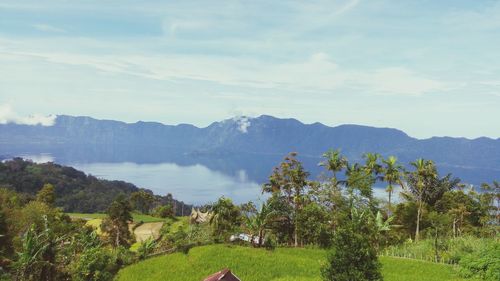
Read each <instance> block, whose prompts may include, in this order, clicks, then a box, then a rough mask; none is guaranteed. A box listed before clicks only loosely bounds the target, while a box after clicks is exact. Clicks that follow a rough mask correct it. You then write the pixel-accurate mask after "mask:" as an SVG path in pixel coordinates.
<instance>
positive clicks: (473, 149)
mask: <svg viewBox="0 0 500 281" xmlns="http://www.w3.org/2000/svg"><path fill="white" fill-rule="evenodd" d="M40 145H45V146H54V145H62V146H81V145H86V146H89V145H91V146H105V147H117V146H120V147H129V148H133V147H148V148H149V149H170V150H174V151H177V152H182V153H184V154H194V155H197V154H209V155H210V154H242V153H243V154H257V155H260V154H261V155H284V154H286V153H288V152H290V151H297V152H298V153H299V155H302V156H305V157H312V158H319V157H320V156H321V154H322V153H324V152H325V151H326V150H328V149H330V148H340V149H341V150H342V153H343V154H345V155H346V156H347V157H348V158H349V159H351V160H354V161H360V160H361V156H362V155H363V154H364V153H366V152H377V153H380V154H382V155H383V156H389V155H395V156H397V157H398V158H399V159H400V161H401V162H403V163H408V162H410V161H413V160H415V159H417V158H420V157H423V158H427V159H432V160H434V161H435V162H436V163H437V165H438V166H439V167H440V170H441V171H442V172H443V173H445V172H452V173H453V174H455V175H456V176H458V177H461V178H462V179H464V180H465V181H467V182H470V183H474V184H479V183H480V182H485V181H488V182H489V181H492V180H494V179H499V178H500V138H499V139H491V138H485V137H482V138H477V139H466V138H452V137H432V138H429V139H416V138H412V137H410V136H408V135H407V134H406V133H404V132H403V131H400V130H397V129H391V128H375V127H369V126H360V125H340V126H336V127H329V126H326V125H323V124H321V123H313V124H304V123H302V122H300V121H298V120H296V119H280V118H275V117H272V116H268V115H262V116H259V117H256V118H249V117H238V118H233V119H227V120H224V121H220V122H214V123H212V124H211V125H209V126H207V127H204V128H198V127H196V126H193V125H189V124H180V125H164V124H161V123H156V122H142V121H141V122H136V123H124V122H120V121H113V120H97V119H94V118H91V117H73V116H66V115H59V116H57V118H56V120H55V124H54V125H53V126H40V125H38V126H30V125H17V124H3V125H0V146H1V147H0V153H2V154H8V153H9V147H14V146H16V147H19V146H40Z"/></svg>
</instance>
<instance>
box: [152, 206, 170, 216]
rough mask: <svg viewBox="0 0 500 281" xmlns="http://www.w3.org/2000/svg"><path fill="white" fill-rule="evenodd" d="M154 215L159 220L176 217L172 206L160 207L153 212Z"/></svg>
mask: <svg viewBox="0 0 500 281" xmlns="http://www.w3.org/2000/svg"><path fill="white" fill-rule="evenodd" d="M153 215H154V216H155V217H159V218H173V217H174V215H175V214H174V206H172V205H171V204H167V205H163V206H158V207H156V208H155V210H154V211H153Z"/></svg>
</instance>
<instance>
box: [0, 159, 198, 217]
mask: <svg viewBox="0 0 500 281" xmlns="http://www.w3.org/2000/svg"><path fill="white" fill-rule="evenodd" d="M47 183H48V184H51V185H53V186H54V189H55V197H56V199H55V205H56V206H58V207H60V208H62V209H63V210H64V211H65V212H81V213H96V212H103V211H105V210H106V209H107V208H108V206H109V205H110V204H111V202H113V200H114V199H115V198H116V197H117V196H119V195H123V196H127V197H128V196H129V195H130V194H132V193H133V192H140V191H143V192H145V193H149V192H150V191H146V190H141V189H139V188H138V187H137V186H135V185H133V184H131V183H127V182H123V181H109V180H103V179H98V178H96V177H94V176H92V175H86V174H85V173H83V172H81V171H78V170H76V169H74V168H72V167H67V166H62V165H58V164H55V163H42V164H37V163H33V162H31V161H27V160H23V159H21V158H14V159H12V160H9V161H5V162H0V186H4V187H6V188H8V189H11V190H13V191H16V192H18V193H22V194H28V195H29V196H31V197H33V196H35V195H36V194H37V192H38V191H39V190H40V189H41V188H42V186H43V185H44V184H47ZM20 196H21V197H23V196H24V195H20ZM155 200H156V201H159V202H161V204H167V203H171V204H173V203H175V202H177V201H176V200H173V198H171V196H170V197H168V196H166V197H161V196H155ZM49 201H50V200H49ZM46 203H47V202H46ZM177 205H178V206H181V203H180V202H177ZM182 207H183V209H184V211H185V212H186V213H187V212H188V210H190V209H191V206H190V205H186V204H182ZM143 210H145V209H143ZM177 211H178V212H181V210H180V208H179V210H177Z"/></svg>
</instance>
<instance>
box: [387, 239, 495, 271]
mask: <svg viewBox="0 0 500 281" xmlns="http://www.w3.org/2000/svg"><path fill="white" fill-rule="evenodd" d="M430 234H432V233H430ZM434 243H435V240H434V239H433V237H432V235H429V237H428V239H423V240H420V241H419V242H413V241H411V240H409V241H406V242H405V243H402V244H397V245H393V246H390V247H387V248H386V249H384V250H383V251H382V254H384V255H387V256H396V257H403V258H412V259H420V260H425V261H433V262H436V253H435V244H434ZM442 243H443V244H441V245H440V247H439V256H440V261H439V262H442V263H450V264H457V263H459V262H460V260H461V259H462V258H463V257H464V256H466V255H469V254H471V253H478V252H481V251H482V249H485V248H488V247H490V246H491V245H494V244H497V243H498V240H496V239H492V238H477V237H474V236H463V237H457V238H448V239H445V240H443V241H442Z"/></svg>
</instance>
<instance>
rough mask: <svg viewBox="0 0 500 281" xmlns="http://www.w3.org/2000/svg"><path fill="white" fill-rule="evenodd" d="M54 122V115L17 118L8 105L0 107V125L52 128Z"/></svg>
mask: <svg viewBox="0 0 500 281" xmlns="http://www.w3.org/2000/svg"><path fill="white" fill-rule="evenodd" d="M55 120H56V116H55V115H41V114H32V115H29V116H19V115H18V114H17V113H16V112H15V111H14V110H13V109H12V107H11V106H10V105H8V104H4V105H0V124H8V123H15V124H20V125H42V126H52V125H54V122H55Z"/></svg>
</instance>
